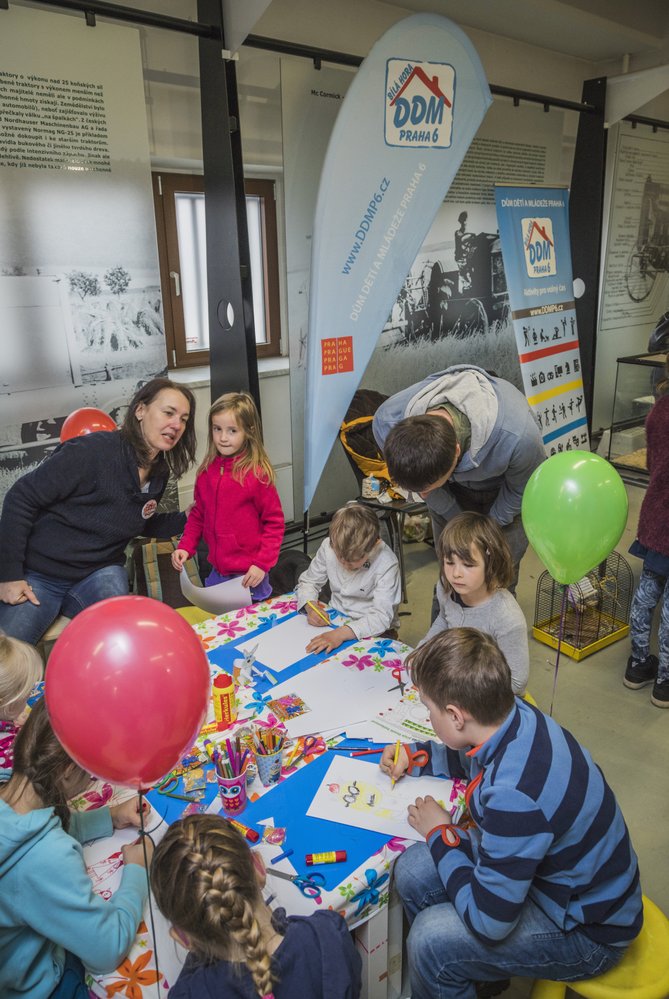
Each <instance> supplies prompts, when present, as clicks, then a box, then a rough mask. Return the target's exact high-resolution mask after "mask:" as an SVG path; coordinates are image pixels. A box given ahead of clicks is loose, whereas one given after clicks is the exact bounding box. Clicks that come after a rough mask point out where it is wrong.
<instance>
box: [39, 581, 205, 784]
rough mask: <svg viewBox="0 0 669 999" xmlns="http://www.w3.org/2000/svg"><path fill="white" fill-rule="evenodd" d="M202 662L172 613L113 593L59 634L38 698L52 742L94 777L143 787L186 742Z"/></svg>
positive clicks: (201, 712)
mask: <svg viewBox="0 0 669 999" xmlns="http://www.w3.org/2000/svg"><path fill="white" fill-rule="evenodd" d="M209 695H210V678H209V664H208V662H207V657H206V655H205V654H204V650H203V648H202V645H201V644H200V640H199V638H198V637H197V635H196V634H195V632H194V631H193V629H192V628H191V626H190V625H189V624H188V622H187V621H185V620H184V619H183V618H182V617H181V615H180V614H177V612H176V611H175V610H172V608H171V607H168V606H167V605H166V604H161V603H160V602H159V601H157V600H152V599H151V598H150V597H135V596H127V597H111V598H110V599H108V600H101V601H100V602H99V603H97V604H93V606H92V607H88V608H87V609H86V610H84V611H82V612H81V614H77V616H76V617H75V618H73V619H72V621H71V622H70V623H69V624H68V626H67V627H66V628H65V630H64V631H63V632H62V634H61V635H60V637H59V638H58V639H57V641H56V643H55V645H54V647H53V650H52V652H51V655H50V656H49V667H48V669H47V671H46V685H45V697H46V704H47V708H48V711H49V717H50V719H51V724H52V725H53V729H54V732H55V733H56V735H57V736H58V739H59V740H60V742H61V743H62V744H63V746H64V747H65V749H66V750H67V752H68V753H69V754H70V756H71V757H72V759H73V760H75V761H76V762H77V763H78V764H79V766H80V767H82V768H83V769H84V770H88V771H89V772H90V773H91V774H94V775H95V776H96V777H100V778H102V779H103V780H108V781H112V782H113V783H115V784H125V785H126V786H127V787H134V788H136V789H137V790H146V789H147V788H149V787H151V786H152V785H153V784H155V783H156V781H157V780H159V778H161V777H163V776H164V775H165V774H166V773H168V771H170V770H171V769H172V768H173V767H174V766H175V764H176V763H177V761H178V760H179V759H180V758H181V756H183V754H184V752H185V751H186V750H187V749H190V747H191V746H192V745H193V742H194V740H195V737H196V736H197V734H198V732H199V731H200V728H201V727H202V724H203V722H204V718H205V714H206V711H207V705H208V701H209Z"/></svg>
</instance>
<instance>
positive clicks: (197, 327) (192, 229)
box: [174, 192, 268, 351]
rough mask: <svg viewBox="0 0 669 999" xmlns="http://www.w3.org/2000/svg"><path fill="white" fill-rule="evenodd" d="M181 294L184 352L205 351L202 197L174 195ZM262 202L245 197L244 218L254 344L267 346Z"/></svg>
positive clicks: (207, 339) (202, 195)
mask: <svg viewBox="0 0 669 999" xmlns="http://www.w3.org/2000/svg"><path fill="white" fill-rule="evenodd" d="M174 200H175V208H176V218H177V239H178V242H179V260H180V262H181V295H182V302H183V313H184V327H185V330H186V350H187V351H192V350H208V349H209V325H208V322H207V248H206V234H205V221H204V194H197V193H195V194H186V193H183V192H177V193H176V194H175V196H174ZM261 202H262V199H261V198H259V197H254V196H247V198H246V219H247V225H248V232H249V250H250V257H251V282H252V285H253V320H254V323H255V331H256V343H267V342H268V336H267V330H266V327H265V275H264V268H263V244H262V203H261Z"/></svg>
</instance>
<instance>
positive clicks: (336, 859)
mask: <svg viewBox="0 0 669 999" xmlns="http://www.w3.org/2000/svg"><path fill="white" fill-rule="evenodd" d="M304 860H305V862H306V863H307V864H308V865H309V867H311V866H313V864H339V863H341V862H342V861H343V860H346V850H330V852H329V853H308V854H307V855H306V857H305V858H304Z"/></svg>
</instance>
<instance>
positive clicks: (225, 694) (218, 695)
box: [211, 673, 237, 725]
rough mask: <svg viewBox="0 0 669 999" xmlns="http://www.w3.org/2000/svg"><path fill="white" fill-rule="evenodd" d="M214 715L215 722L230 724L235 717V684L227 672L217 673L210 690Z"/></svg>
mask: <svg viewBox="0 0 669 999" xmlns="http://www.w3.org/2000/svg"><path fill="white" fill-rule="evenodd" d="M211 699H212V701H213V702H214V716H215V718H216V721H217V722H220V723H222V724H224V725H230V724H231V723H232V722H233V721H234V720H235V719H236V717H237V699H236V697H235V685H234V683H233V680H232V677H231V676H230V674H229V673H219V674H218V676H217V677H216V679H215V680H214V686H213V688H212V691H211Z"/></svg>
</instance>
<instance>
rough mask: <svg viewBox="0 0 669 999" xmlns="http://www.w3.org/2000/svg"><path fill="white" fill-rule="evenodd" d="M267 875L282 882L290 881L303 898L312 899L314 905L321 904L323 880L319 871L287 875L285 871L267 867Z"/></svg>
mask: <svg viewBox="0 0 669 999" xmlns="http://www.w3.org/2000/svg"><path fill="white" fill-rule="evenodd" d="M267 873H268V874H272V875H274V877H275V878H283V880H284V881H292V882H293V884H294V885H295V887H296V888H299V890H300V891H301V892H302V894H303V895H304V896H305V898H312V899H313V900H314V902H315V903H316V905H320V904H321V896H322V894H323V888H324V887H325V878H324V877H323V875H322V874H321V872H320V871H312V872H311V873H310V874H287V873H286V871H275V870H274V869H273V868H272V867H268V868H267Z"/></svg>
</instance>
